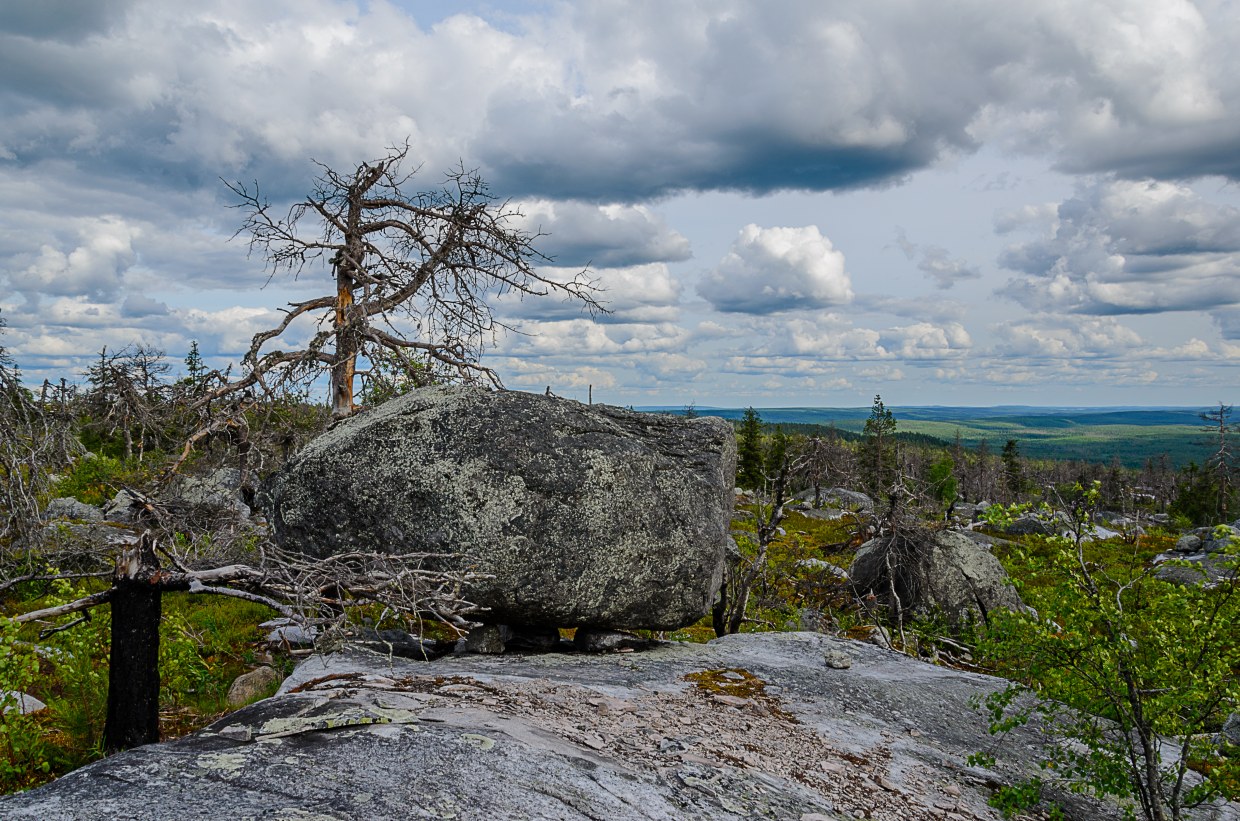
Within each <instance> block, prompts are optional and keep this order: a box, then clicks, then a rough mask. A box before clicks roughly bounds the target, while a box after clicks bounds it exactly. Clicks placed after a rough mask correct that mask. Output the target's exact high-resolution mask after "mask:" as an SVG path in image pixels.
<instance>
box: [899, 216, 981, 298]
mask: <svg viewBox="0 0 1240 821" xmlns="http://www.w3.org/2000/svg"><path fill="white" fill-rule="evenodd" d="M896 245H897V246H899V248H900V250H901V251H903V252H904V255H905V256H906V257H908V258H909V259H910V260H917V270H919V271H921V272H922V273H923V274H925V275H926V276H928V277H929V278H930V279H932V280H933V281H934V284H935V287H937V288H939V289H941V290H947V289H948V288H951V287H952V286H953V285H955V284H956V283H957V282H960V281H961V280H966V279H979V278H980V277H981V276H982V272H981V271H980V270H978V269H977V267H976V266H973V265H970V264H969V263H968V261H966V260H964V259H961V258H958V257H952V256H951V254H949V253H948V251H947V249H946V248H943V247H942V246H939V245H917V244H916V243H913V242H910V241H909V239H908V237H907V236H906V235H905V233H904V230H903V229H898V230H897V231H896Z"/></svg>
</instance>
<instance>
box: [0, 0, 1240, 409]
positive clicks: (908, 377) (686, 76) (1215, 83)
mask: <svg viewBox="0 0 1240 821" xmlns="http://www.w3.org/2000/svg"><path fill="white" fill-rule="evenodd" d="M405 141H408V143H409V146H410V156H411V157H412V158H414V159H415V161H416V163H417V164H419V165H420V170H419V171H418V176H417V177H415V181H416V182H422V181H425V187H426V188H427V189H433V188H435V187H436V186H437V185H438V184H439V183H440V182H441V181H442V180H443V175H444V173H446V172H447V171H448V170H450V169H451V168H452V167H454V166H457V165H461V164H463V165H464V166H465V167H467V168H470V169H477V170H478V172H479V173H480V174H481V175H482V176H483V178H484V179H486V180H487V182H488V183H489V184H490V186H491V189H492V191H493V192H494V193H495V194H496V195H497V196H499V197H500V198H502V199H503V200H507V201H509V202H510V204H511V206H512V207H514V208H518V209H520V211H521V213H522V214H523V215H524V216H523V217H521V218H520V219H521V222H520V223H519V224H520V225H521V226H524V227H526V228H528V229H529V230H538V231H541V232H543V233H545V234H547V236H545V237H543V238H542V240H541V243H540V245H539V248H540V250H542V251H543V252H544V253H546V254H547V255H548V256H550V257H552V258H553V259H554V264H553V265H552V266H550V267H547V268H546V269H545V273H546V274H547V275H548V276H553V277H554V276H558V275H561V274H563V275H565V276H567V275H569V274H571V273H572V272H575V271H579V270H581V269H583V268H588V270H589V273H590V275H591V276H592V277H593V278H595V280H596V281H597V283H598V285H599V286H600V288H602V289H603V293H602V294H601V299H602V301H603V302H605V303H606V305H607V307H608V309H609V311H610V312H609V313H607V314H605V315H602V316H599V317H597V318H594V319H591V318H590V317H589V316H588V315H586V314H583V313H582V312H581V311H580V310H579V306H576V305H572V304H564V303H562V302H559V301H557V300H553V299H528V300H525V301H521V302H516V301H512V300H501V301H499V302H497V303H496V311H497V314H498V315H499V317H500V318H501V319H502V320H503V321H504V322H505V323H506V324H508V325H510V326H512V327H513V328H515V329H517V330H518V331H520V333H507V334H503V335H501V336H500V337H498V338H496V339H495V340H494V344H493V346H492V347H491V348H490V350H489V353H488V354H487V356H486V358H485V360H484V361H485V363H486V364H487V365H489V366H491V367H493V368H494V369H495V370H496V372H497V373H498V374H499V376H500V377H501V379H502V380H503V381H504V384H505V385H506V386H507V387H510V388H516V389H522V390H538V391H541V390H543V389H545V388H546V387H548V386H549V387H550V388H551V390H552V391H553V392H555V393H557V394H560V395H563V396H569V397H573V398H579V399H585V398H586V396H587V395H588V393H589V391H590V390H591V386H592V391H593V398H594V400H595V401H603V402H609V403H613V404H622V405H638V406H642V405H671V406H680V405H688V404H693V405H697V406H699V407H706V406H723V407H743V406H746V405H754V406H756V407H789V406H834V407H838V406H865V405H869V404H870V400H871V399H872V397H873V396H874V394H876V393H881V394H882V396H883V398H884V400H885V401H886V402H887V404H888V405H891V406H897V407H898V406H900V405H1002V404H1030V405H1072V406H1086V405H1178V406H1200V405H1210V404H1212V403H1215V402H1219V401H1223V402H1227V403H1229V404H1230V403H1233V402H1234V401H1235V400H1236V399H1237V398H1238V397H1237V394H1238V393H1240V391H1238V390H1237V378H1236V377H1237V365H1240V187H1238V186H1237V182H1238V181H1240V3H1237V2H1235V1H1234V0H1199V2H1187V0H1024V2H1021V3H995V2H993V0H976V1H974V0H968V1H966V0H939V1H938V2H913V1H912V0H883V1H882V2H875V0H838V2H831V3H823V2H820V0H763V2H757V1H756V0H753V1H752V2H733V1H732V0H711V1H710V2H690V0H684V2H676V3H667V2H654V1H653V0H651V1H650V2H643V1H642V0H624V2H619V0H591V2H579V3H571V2H565V3H560V2H523V3H504V2H465V3H456V4H454V3H448V2H432V0H418V1H417V2H414V1H413V0H409V1H408V2H382V1H381V0H375V1H374V2H336V1H335V0H267V1H266V2H263V3H254V2H249V0H193V2H180V0H10V2H5V3H2V4H0V319H3V321H4V322H5V323H6V324H7V327H6V328H5V329H4V332H3V336H0V345H3V346H4V347H5V348H7V349H8V352H9V354H10V355H11V356H12V357H13V358H14V359H15V360H16V361H17V363H18V364H19V365H20V367H21V369H22V371H23V374H24V377H25V379H26V380H27V382H31V381H35V380H42V379H43V378H53V379H55V378H59V377H62V376H66V377H68V378H69V379H70V380H71V381H72V380H79V381H80V379H81V374H82V371H83V369H84V368H85V366H86V365H87V364H88V363H89V361H90V360H91V358H92V356H94V355H96V354H97V353H98V351H99V350H100V349H101V348H103V347H105V346H106V347H107V348H108V349H110V350H115V349H118V348H122V347H124V346H126V345H130V344H145V345H151V346H154V347H156V348H158V349H160V350H163V351H165V352H166V353H167V355H168V357H169V359H170V360H171V361H172V362H173V363H174V364H175V365H177V366H178V367H179V366H180V361H181V360H182V359H183V358H184V356H185V354H186V352H187V351H188V349H189V346H190V343H191V340H196V341H197V342H198V344H199V347H200V349H201V351H202V353H203V354H204V355H205V356H206V358H207V362H208V363H209V364H211V365H213V366H218V367H224V366H226V365H228V364H229V363H236V362H239V360H240V357H241V355H242V353H243V352H244V351H245V350H246V349H247V348H248V347H249V341H250V338H251V337H252V336H253V335H254V334H255V333H257V332H259V331H261V330H265V329H267V328H269V327H272V326H274V325H275V324H277V323H278V322H279V321H280V318H281V316H282V315H281V314H280V309H281V308H282V307H285V306H286V305H287V303H288V302H290V301H292V300H296V299H306V298H308V297H311V296H315V295H320V294H327V293H330V292H331V291H332V281H331V277H330V272H329V271H328V270H327V269H326V268H325V267H322V266H321V267H318V268H309V269H307V270H305V271H303V272H302V273H301V275H300V276H299V277H298V278H296V279H293V278H292V277H289V276H286V275H282V274H280V275H276V276H269V274H270V272H269V271H267V270H265V268H264V263H263V259H262V258H261V256H250V255H249V254H248V253H247V252H248V246H247V243H246V242H245V241H244V238H233V234H234V233H235V232H236V230H237V228H238V227H239V225H240V220H241V214H240V213H239V212H238V211H237V209H236V208H234V207H231V206H234V205H236V200H235V197H233V196H232V195H231V193H230V192H229V190H228V188H227V187H226V185H225V184H224V181H239V182H244V183H247V184H251V183H253V182H258V183H259V184H260V185H261V188H262V190H263V192H264V193H265V194H266V195H267V196H268V197H270V198H271V199H272V201H273V202H274V203H276V204H277V206H282V205H283V204H286V203H289V202H292V201H293V200H295V199H297V198H300V197H303V196H305V195H307V194H308V193H309V192H310V191H311V189H312V186H313V180H314V177H315V174H316V166H315V165H314V162H321V163H325V164H327V165H328V166H331V167H335V168H338V169H346V170H347V169H352V168H355V167H356V166H357V165H358V164H359V163H361V162H363V161H367V160H373V159H376V158H378V157H381V156H383V155H384V153H385V151H386V149H387V147H389V146H392V145H398V144H403V143H404V142H405ZM540 270H544V269H540ZM302 333H303V338H304V334H306V333H309V331H307V330H303V331H302ZM293 336H294V338H291V339H289V340H287V341H286V343H285V345H286V346H287V345H291V344H294V343H296V342H297V341H298V340H297V339H296V338H295V333H294V335H293Z"/></svg>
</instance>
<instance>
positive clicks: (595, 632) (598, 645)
mask: <svg viewBox="0 0 1240 821" xmlns="http://www.w3.org/2000/svg"><path fill="white" fill-rule="evenodd" d="M573 644H575V645H577V648H578V649H579V650H584V651H585V652H587V653H613V652H619V651H621V650H626V649H628V650H644V649H645V648H647V647H649V646H650V642H648V641H646V640H645V639H643V638H642V637H640V636H635V635H633V634H632V633H626V632H624V631H623V630H603V629H600V628H597V627H578V628H577V633H576V635H575V636H574V637H573Z"/></svg>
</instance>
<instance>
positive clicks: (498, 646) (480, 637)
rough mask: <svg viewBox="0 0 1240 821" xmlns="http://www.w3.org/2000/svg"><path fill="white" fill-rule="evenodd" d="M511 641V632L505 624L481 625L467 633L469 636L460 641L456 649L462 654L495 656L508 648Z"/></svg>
mask: <svg viewBox="0 0 1240 821" xmlns="http://www.w3.org/2000/svg"><path fill="white" fill-rule="evenodd" d="M511 639H512V630H511V629H510V628H509V627H508V625H506V624H483V625H480V626H478V627H475V628H474V629H473V630H470V631H469V635H467V636H465V638H463V639H461V641H460V642H459V643H458V649H459V651H460V652H462V653H481V654H483V655H488V656H497V655H499V654H500V653H502V652H504V650H505V649H506V648H507V646H508V642H509V640H511Z"/></svg>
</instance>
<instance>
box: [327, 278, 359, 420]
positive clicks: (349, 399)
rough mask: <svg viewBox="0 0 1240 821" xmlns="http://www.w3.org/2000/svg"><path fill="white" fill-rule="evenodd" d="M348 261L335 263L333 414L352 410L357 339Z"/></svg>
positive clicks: (345, 413) (339, 415) (334, 416)
mask: <svg viewBox="0 0 1240 821" xmlns="http://www.w3.org/2000/svg"><path fill="white" fill-rule="evenodd" d="M347 266H348V263H347V262H345V261H344V260H339V261H338V262H337V263H336V364H334V365H333V366H332V418H334V419H343V418H345V417H346V416H348V415H349V414H351V413H353V376H354V372H355V371H356V369H357V340H356V338H355V335H354V331H353V328H352V313H353V277H352V276H350V275H349V271H348V267H347Z"/></svg>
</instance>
